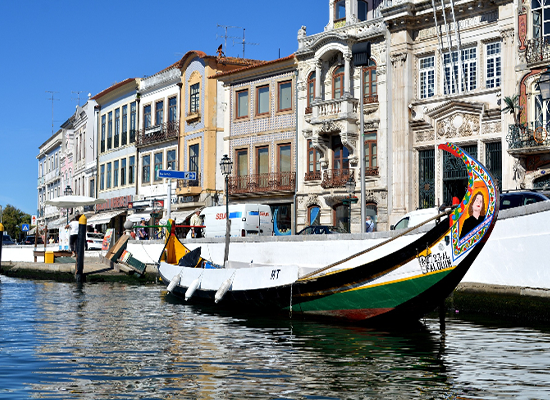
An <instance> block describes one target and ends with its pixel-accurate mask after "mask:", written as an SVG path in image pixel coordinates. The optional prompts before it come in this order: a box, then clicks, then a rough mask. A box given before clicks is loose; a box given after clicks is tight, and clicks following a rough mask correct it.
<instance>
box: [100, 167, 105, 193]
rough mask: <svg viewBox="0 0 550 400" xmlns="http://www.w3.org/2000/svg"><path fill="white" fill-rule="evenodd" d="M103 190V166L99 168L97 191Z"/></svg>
mask: <svg viewBox="0 0 550 400" xmlns="http://www.w3.org/2000/svg"><path fill="white" fill-rule="evenodd" d="M104 189H105V165H102V166H100V167H99V190H104Z"/></svg>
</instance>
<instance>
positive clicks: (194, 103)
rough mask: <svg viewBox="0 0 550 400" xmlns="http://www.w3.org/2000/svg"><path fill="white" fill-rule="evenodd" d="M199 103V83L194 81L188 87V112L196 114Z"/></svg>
mask: <svg viewBox="0 0 550 400" xmlns="http://www.w3.org/2000/svg"><path fill="white" fill-rule="evenodd" d="M199 104H200V84H199V83H195V84H194V85H191V87H190V88H189V114H197V113H198V112H199Z"/></svg>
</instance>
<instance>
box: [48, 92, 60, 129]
mask: <svg viewBox="0 0 550 400" xmlns="http://www.w3.org/2000/svg"><path fill="white" fill-rule="evenodd" d="M46 93H50V94H51V95H52V97H51V98H49V99H48V100H51V101H52V136H53V101H54V100H57V101H59V99H54V98H53V94H54V93H59V92H54V91H52V90H46Z"/></svg>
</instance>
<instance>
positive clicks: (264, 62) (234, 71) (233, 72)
mask: <svg viewBox="0 0 550 400" xmlns="http://www.w3.org/2000/svg"><path fill="white" fill-rule="evenodd" d="M293 58H294V53H293V54H291V55H289V56H286V57H283V58H277V59H276V60H271V61H259V62H257V63H256V64H251V65H250V64H249V65H247V66H244V67H243V68H238V69H234V70H232V71H225V72H218V73H217V74H214V75H212V76H209V78H219V77H221V76H227V75H232V74H235V73H239V72H242V71H247V70H251V69H254V68H260V67H264V66H266V65H272V64H276V63H279V62H283V61H287V60H291V59H293Z"/></svg>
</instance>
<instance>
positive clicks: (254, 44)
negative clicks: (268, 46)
mask: <svg viewBox="0 0 550 400" xmlns="http://www.w3.org/2000/svg"><path fill="white" fill-rule="evenodd" d="M244 31H245V29H244V28H243V58H246V57H245V56H244V46H245V44H251V45H253V46H258V45H259V44H260V43H252V42H247V41H245V40H244Z"/></svg>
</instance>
